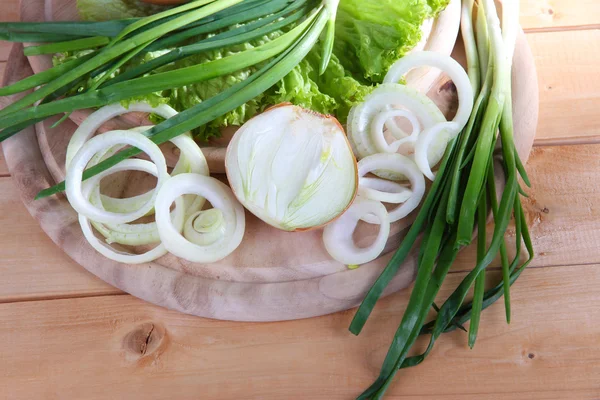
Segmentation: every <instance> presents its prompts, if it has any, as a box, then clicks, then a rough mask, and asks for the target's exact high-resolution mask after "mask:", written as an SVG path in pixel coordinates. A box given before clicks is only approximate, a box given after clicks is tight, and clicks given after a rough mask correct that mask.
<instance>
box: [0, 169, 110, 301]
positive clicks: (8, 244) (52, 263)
mask: <svg viewBox="0 0 600 400" xmlns="http://www.w3.org/2000/svg"><path fill="white" fill-rule="evenodd" d="M0 213H1V214H0V225H1V226H2V227H3V228H2V229H0V243H2V246H0V275H2V276H3V279H2V284H1V286H2V288H1V289H0V302H11V301H19V300H32V299H36V298H37V299H40V298H44V299H47V298H56V297H61V298H64V297H72V296H93V295H102V294H118V293H119V290H118V289H115V288H113V287H112V286H110V285H108V284H106V283H104V282H103V281H101V280H100V279H97V278H95V277H94V276H93V275H92V274H90V273H89V272H87V271H86V270H84V269H83V268H81V267H80V266H79V265H78V264H77V263H75V262H74V261H73V260H71V259H70V258H69V257H68V256H67V255H66V254H65V253H64V252H62V251H61V250H60V249H59V248H58V247H57V246H56V245H55V244H54V243H52V240H50V238H49V237H48V236H47V235H46V234H45V233H44V232H43V231H42V230H41V229H40V228H39V224H38V223H37V222H36V221H35V220H34V219H33V218H31V216H30V215H29V213H28V212H27V210H26V208H25V206H24V205H23V203H22V202H21V199H20V198H19V193H18V191H17V189H16V188H15V186H14V183H13V182H12V180H11V179H10V178H0Z"/></svg>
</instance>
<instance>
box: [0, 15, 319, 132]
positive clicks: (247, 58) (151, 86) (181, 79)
mask: <svg viewBox="0 0 600 400" xmlns="http://www.w3.org/2000/svg"><path fill="white" fill-rule="evenodd" d="M314 18H315V15H313V16H311V17H309V18H307V19H306V20H305V21H303V22H302V23H301V24H299V25H298V26H297V27H295V28H294V29H292V30H291V31H289V32H287V33H285V34H284V35H282V36H280V37H278V38H276V39H275V40H273V41H270V42H267V43H265V44H264V45H262V46H259V47H255V48H253V49H250V50H247V51H245V52H243V53H237V54H233V55H231V56H229V57H225V58H222V59H218V60H214V61H211V62H208V63H205V64H200V65H197V66H192V67H187V68H181V69H177V70H174V71H168V72H163V73H159V74H155V75H150V76H146V77H143V78H138V79H134V80H131V81H127V82H121V83H118V84H115V85H112V86H109V87H106V88H104V89H99V90H95V91H90V92H87V93H83V94H80V95H77V96H73V97H67V98H65V99H62V100H57V101H55V102H52V103H48V104H43V105H39V106H36V107H31V108H28V109H25V110H23V111H20V112H18V113H13V114H8V115H1V116H0V129H4V128H8V127H11V126H13V125H16V124H20V123H22V122H25V121H27V120H30V119H38V118H43V117H49V116H51V115H56V114H59V113H62V112H71V111H73V110H77V109H81V108H89V107H99V106H102V105H106V104H111V103H115V102H118V101H120V100H126V99H130V98H132V97H135V96H139V95H144V94H148V93H152V92H156V91H160V90H166V89H171V88H174V87H181V86H185V85H188V84H191V83H196V82H201V81H204V80H208V79H211V78H215V77H218V76H222V75H226V74H229V73H232V72H235V71H237V70H239V69H242V68H246V67H249V66H252V65H255V64H257V63H259V62H262V61H265V60H267V59H269V58H271V57H273V56H276V55H277V54H279V53H281V52H282V51H284V50H285V49H287V48H289V46H291V45H292V44H293V43H294V42H295V41H296V40H297V39H298V38H299V37H300V36H301V35H302V33H303V31H304V30H305V29H306V27H307V26H308V25H309V24H311V23H312V21H313V19H314ZM0 114H1V113H0ZM6 138H7V136H6V135H5V134H4V132H1V133H0V141H1V140H4V139H6Z"/></svg>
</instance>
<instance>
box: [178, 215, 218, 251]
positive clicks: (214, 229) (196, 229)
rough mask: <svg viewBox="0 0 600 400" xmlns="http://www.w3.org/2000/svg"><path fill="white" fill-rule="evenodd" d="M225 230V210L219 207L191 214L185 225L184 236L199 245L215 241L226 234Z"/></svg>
mask: <svg viewBox="0 0 600 400" xmlns="http://www.w3.org/2000/svg"><path fill="white" fill-rule="evenodd" d="M207 219H209V220H207ZM207 224H209V225H207ZM225 231H226V226H225V218H224V217H223V212H222V211H221V210H219V209H217V208H211V209H210V210H204V211H198V212H196V213H194V214H192V215H190V216H189V217H188V218H187V220H186V221H185V225H184V226H183V236H184V237H185V238H186V239H187V240H189V241H190V242H192V243H194V244H197V245H199V246H207V245H211V244H213V243H215V242H216V241H217V240H219V239H221V238H222V237H223V236H224V235H225Z"/></svg>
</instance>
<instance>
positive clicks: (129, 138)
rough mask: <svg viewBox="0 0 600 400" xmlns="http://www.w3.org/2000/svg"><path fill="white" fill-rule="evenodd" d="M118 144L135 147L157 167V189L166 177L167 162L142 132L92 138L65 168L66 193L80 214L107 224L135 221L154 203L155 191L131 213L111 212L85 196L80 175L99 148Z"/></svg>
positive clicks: (107, 147)
mask: <svg viewBox="0 0 600 400" xmlns="http://www.w3.org/2000/svg"><path fill="white" fill-rule="evenodd" d="M118 144H127V145H130V146H135V147H137V148H139V149H140V150H142V151H143V152H145V153H146V154H147V155H148V156H149V157H150V159H151V160H152V162H153V163H154V164H155V165H156V168H157V175H158V176H157V184H156V187H157V188H160V187H161V186H162V184H163V183H164V182H165V181H166V180H167V178H169V174H168V172H167V163H166V161H165V157H164V156H163V154H162V152H161V151H160V148H159V147H158V146H157V145H156V144H154V143H153V142H152V141H151V140H150V139H148V138H147V137H145V136H144V135H142V134H141V133H136V132H131V131H111V132H107V133H105V134H102V135H99V136H96V137H93V138H92V139H90V140H89V141H88V142H86V143H85V144H84V145H83V146H82V147H81V149H80V150H79V151H78V152H77V154H76V155H75V157H74V158H73V160H72V162H71V164H70V165H69V167H68V168H67V174H66V177H65V186H66V189H65V192H66V194H67V198H68V199H69V203H71V206H72V207H73V208H74V209H75V211H77V212H78V213H79V214H83V215H84V216H85V217H87V218H89V219H91V220H93V221H95V222H102V223H107V224H124V223H128V222H132V221H135V220H136V219H138V218H141V217H143V216H144V215H146V214H147V213H148V212H149V211H150V210H151V209H152V208H153V206H154V200H155V199H156V196H157V192H156V191H155V192H154V193H153V194H152V196H151V197H150V198H149V199H148V201H147V202H146V203H145V204H144V206H143V207H140V208H139V209H138V210H136V211H134V212H130V213H114V212H110V211H104V210H101V209H99V208H97V207H94V206H93V205H92V204H91V203H90V201H89V200H88V198H87V197H84V196H83V194H82V178H83V171H84V170H85V168H86V166H87V164H88V162H89V161H90V160H91V159H92V157H93V156H94V155H95V154H96V153H99V152H101V151H104V150H107V149H109V148H111V147H113V146H115V145H118Z"/></svg>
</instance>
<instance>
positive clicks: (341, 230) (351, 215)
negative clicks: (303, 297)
mask: <svg viewBox="0 0 600 400" xmlns="http://www.w3.org/2000/svg"><path fill="white" fill-rule="evenodd" d="M367 215H371V216H373V218H376V219H377V221H378V222H377V223H378V224H379V225H380V228H379V233H378V234H377V238H376V239H375V241H374V242H373V243H372V244H371V245H370V246H369V247H364V248H361V247H358V246H356V244H355V243H354V240H353V238H352V235H353V233H354V230H355V229H356V226H357V224H358V221H359V220H360V219H361V218H363V219H364V217H365V216H367ZM389 235H390V219H389V215H388V212H387V210H386V209H385V207H384V205H383V204H381V203H380V202H378V201H374V200H368V199H364V198H361V197H357V198H356V200H355V201H354V203H353V204H352V206H350V208H349V209H348V210H347V211H346V212H345V213H344V214H342V215H341V216H340V217H339V218H338V219H336V220H335V221H334V222H332V223H331V224H329V225H327V226H326V227H325V230H324V231H323V243H324V244H325V249H326V250H327V252H328V253H329V255H330V256H331V257H333V258H334V259H335V260H337V261H339V262H341V263H343V264H346V265H360V264H365V263H368V262H370V261H373V260H375V259H376V258H377V257H379V255H380V254H381V252H383V250H384V248H385V244H386V242H387V239H388V237H389Z"/></svg>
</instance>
